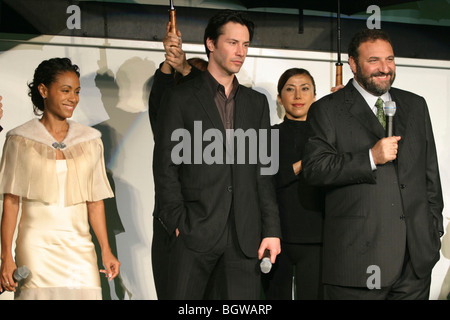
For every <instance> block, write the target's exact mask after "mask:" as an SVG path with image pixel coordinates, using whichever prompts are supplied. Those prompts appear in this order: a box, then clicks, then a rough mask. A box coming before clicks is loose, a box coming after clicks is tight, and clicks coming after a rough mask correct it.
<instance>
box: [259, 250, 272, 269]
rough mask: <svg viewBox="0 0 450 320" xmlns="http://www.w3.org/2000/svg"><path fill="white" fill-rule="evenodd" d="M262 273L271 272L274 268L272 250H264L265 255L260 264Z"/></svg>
mask: <svg viewBox="0 0 450 320" xmlns="http://www.w3.org/2000/svg"><path fill="white" fill-rule="evenodd" d="M259 267H260V269H261V272H262V273H269V272H270V270H272V262H270V252H269V251H268V250H266V251H264V256H263V258H262V259H261V263H260V264H259Z"/></svg>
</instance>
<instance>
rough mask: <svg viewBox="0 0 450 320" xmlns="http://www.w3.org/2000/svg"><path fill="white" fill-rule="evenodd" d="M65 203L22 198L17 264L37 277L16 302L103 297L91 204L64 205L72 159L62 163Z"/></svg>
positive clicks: (58, 167) (59, 173) (61, 187)
mask: <svg viewBox="0 0 450 320" xmlns="http://www.w3.org/2000/svg"><path fill="white" fill-rule="evenodd" d="M56 171H57V176H58V184H59V190H60V193H59V197H60V199H59V202H58V203H55V204H45V203H43V202H40V201H36V200H27V199H23V200H22V216H21V220H20V224H19V232H18V237H17V243H16V262H17V265H18V266H22V265H26V266H28V268H29V269H30V270H31V275H30V276H29V278H28V279H27V280H26V282H25V283H24V284H23V285H22V286H21V288H20V290H19V291H18V293H17V294H16V299H24V300H31V299H45V300H50V299H51V300H54V299H58V300H66V299H76V300H80V299H89V300H96V299H101V287H100V277H99V269H98V268H97V256H96V253H95V249H94V244H93V242H92V239H91V234H90V232H89V221H88V212H87V206H86V203H80V204H76V205H71V206H65V204H64V202H65V201H64V186H65V184H66V177H67V165H66V160H56Z"/></svg>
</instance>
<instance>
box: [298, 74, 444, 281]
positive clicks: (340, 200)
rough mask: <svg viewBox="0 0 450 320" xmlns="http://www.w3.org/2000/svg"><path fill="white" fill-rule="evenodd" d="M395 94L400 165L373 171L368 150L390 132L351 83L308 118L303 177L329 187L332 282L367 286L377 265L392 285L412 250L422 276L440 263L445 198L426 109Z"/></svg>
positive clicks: (327, 277) (327, 264) (327, 261)
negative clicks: (407, 254)
mask: <svg viewBox="0 0 450 320" xmlns="http://www.w3.org/2000/svg"><path fill="white" fill-rule="evenodd" d="M390 94H391V97H392V100H393V101H395V102H396V104H397V112H396V114H395V117H394V134H395V135H397V136H401V137H402V139H401V140H400V141H399V150H398V157H397V159H396V160H395V161H393V162H389V163H387V164H385V165H382V166H377V170H375V171H372V169H371V166H370V160H369V149H370V148H372V147H373V146H374V145H375V143H376V142H377V141H378V140H379V139H381V138H383V137H384V136H385V133H384V130H383V127H382V126H381V125H380V124H379V122H378V120H377V118H376V117H375V115H374V114H373V112H372V111H371V110H370V108H369V106H368V105H367V103H366V102H365V100H364V98H363V97H362V96H361V94H360V93H359V92H358V91H357V90H356V88H355V87H354V86H353V84H352V83H351V81H350V82H349V83H348V84H347V86H346V87H345V88H344V89H342V90H340V91H338V92H336V93H334V94H331V95H328V96H326V97H324V98H322V99H320V100H319V101H317V102H316V103H314V104H313V105H312V106H311V109H310V111H309V113H308V121H309V123H310V126H311V130H312V132H311V134H312V138H311V139H310V140H309V142H308V144H307V146H306V150H305V152H306V155H305V159H304V161H303V174H304V176H305V178H306V179H307V181H308V182H309V183H311V184H315V185H320V186H326V187H327V194H326V204H325V206H326V208H325V226H324V281H325V282H326V283H330V284H336V285H344V286H363V287H365V286H366V285H367V279H368V277H369V276H370V275H371V274H372V272H373V271H371V270H373V269H370V268H369V267H370V266H376V267H379V270H380V272H381V278H380V280H381V285H382V286H387V285H390V284H392V283H393V282H394V281H395V280H396V279H397V278H398V276H399V274H400V272H401V269H402V264H403V259H404V254H405V248H406V246H407V247H408V251H409V254H410V257H411V261H412V264H413V267H414V270H415V272H416V274H417V275H418V276H419V277H424V276H428V275H430V273H431V270H432V268H433V266H434V265H435V263H436V262H437V261H438V260H439V249H440V238H439V232H443V221H442V209H443V200H442V190H441V183H440V177H439V169H438V161H437V154H436V148H435V143H434V138H433V132H432V127H431V121H430V117H429V113H428V108H427V105H426V102H425V100H424V99H423V98H422V97H419V96H417V95H415V94H412V93H410V92H406V91H403V90H399V89H395V88H392V89H391V90H390ZM368 268H369V269H368Z"/></svg>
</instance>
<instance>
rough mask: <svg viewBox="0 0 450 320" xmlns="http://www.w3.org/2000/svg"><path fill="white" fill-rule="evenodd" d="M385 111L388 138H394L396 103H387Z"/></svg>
mask: <svg viewBox="0 0 450 320" xmlns="http://www.w3.org/2000/svg"><path fill="white" fill-rule="evenodd" d="M383 109H384V114H385V115H386V137H392V136H393V133H394V115H395V111H397V107H396V105H395V102H394V101H386V102H385V103H384V107H383Z"/></svg>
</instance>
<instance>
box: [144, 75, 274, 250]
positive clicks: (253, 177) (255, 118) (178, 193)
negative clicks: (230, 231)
mask: <svg viewBox="0 0 450 320" xmlns="http://www.w3.org/2000/svg"><path fill="white" fill-rule="evenodd" d="M205 76H206V75H205V74H203V75H200V76H198V77H196V78H195V79H193V80H191V81H188V82H186V83H183V84H180V85H178V86H176V87H174V88H173V89H172V90H171V91H170V92H167V93H166V94H165V95H164V97H163V100H162V104H161V110H160V117H159V119H158V123H157V133H156V140H155V152H154V159H153V174H154V180H155V193H156V198H157V199H158V204H159V206H160V210H159V211H158V212H157V215H158V217H157V218H158V219H159V220H160V221H161V223H163V225H164V226H165V228H166V230H167V231H168V232H169V234H173V232H174V230H175V228H177V227H178V228H179V230H180V237H181V238H182V239H183V241H185V244H186V246H188V247H189V248H190V249H192V250H196V251H200V252H206V251H208V250H210V249H211V248H212V247H213V246H214V245H215V244H216V242H217V240H218V239H219V237H220V236H221V235H222V232H223V230H224V228H225V226H226V224H227V221H228V217H229V214H230V211H231V210H233V212H234V220H235V224H236V230H237V236H238V240H239V244H240V247H241V249H242V250H243V252H244V254H246V255H247V256H249V257H256V256H257V250H258V248H259V245H260V242H261V239H262V238H263V237H269V236H271V237H280V222H279V216H278V208H277V203H276V195H275V190H274V186H273V181H272V179H273V176H268V175H261V174H260V173H261V171H260V169H261V167H262V164H261V163H260V161H259V158H258V162H257V163H256V164H248V161H247V164H228V162H227V161H226V159H225V157H226V147H225V143H226V141H225V138H224V137H225V136H226V135H225V129H224V127H223V124H222V121H221V118H220V115H219V112H218V110H217V107H216V105H215V103H214V99H213V95H212V92H211V89H210V87H209V86H208V83H207V82H206V78H205ZM195 124H196V125H197V126H196V125H195ZM199 125H200V126H201V127H199ZM177 129H183V131H184V132H185V133H186V134H187V135H188V136H190V137H191V138H192V140H191V142H192V143H191V148H187V149H185V150H188V149H189V150H190V151H191V160H192V162H191V163H182V164H176V163H174V162H173V161H172V160H173V157H172V150H174V147H175V148H177V146H178V147H180V141H179V140H180V139H175V140H176V141H172V138H171V136H172V134H173V133H174V132H175V131H176V130H177ZM209 129H214V130H216V132H220V133H221V137H219V138H216V139H217V141H216V139H215V138H212V140H214V141H215V143H219V145H220V146H221V148H222V150H223V157H222V159H223V161H222V163H220V162H219V163H212V164H206V163H205V162H204V161H203V160H202V159H200V160H201V163H199V164H196V163H195V157H198V156H199V155H200V156H201V152H203V150H206V149H205V148H207V147H208V146H210V145H211V143H212V141H203V142H201V144H196V142H198V138H199V136H203V135H204V134H205V132H206V131H207V130H209ZM237 129H242V130H244V131H247V130H248V129H257V130H259V129H265V130H268V131H270V120H269V106H268V103H267V99H266V97H265V96H264V95H262V94H260V93H257V92H256V91H254V90H252V89H249V88H246V87H244V86H239V89H238V91H237V94H236V97H235V130H237ZM178 132H179V131H178ZM258 132H259V131H258ZM200 139H201V138H200ZM202 140H206V139H202ZM183 141H184V142H187V141H188V139H187V138H186V139H184V140H183ZM238 148H239V146H236V148H235V149H238ZM199 150H200V152H199ZM245 150H246V152H247V156H248V151H249V145H247V146H246V148H245ZM235 151H236V150H235ZM234 156H235V155H234ZM247 159H248V158H247Z"/></svg>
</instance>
